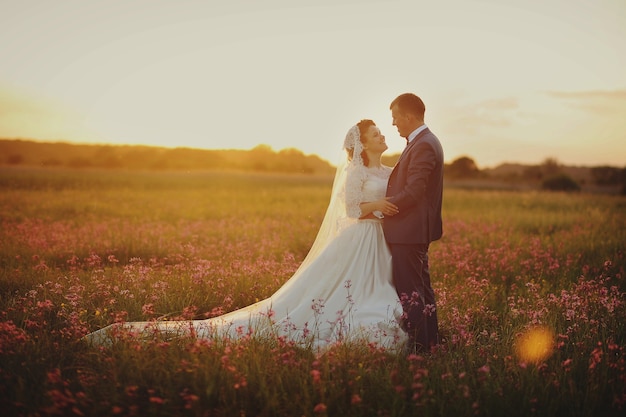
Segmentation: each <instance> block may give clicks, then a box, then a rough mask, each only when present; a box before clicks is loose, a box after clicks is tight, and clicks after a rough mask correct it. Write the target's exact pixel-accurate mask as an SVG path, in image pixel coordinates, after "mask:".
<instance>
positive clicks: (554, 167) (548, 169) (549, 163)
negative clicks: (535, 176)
mask: <svg viewBox="0 0 626 417" xmlns="http://www.w3.org/2000/svg"><path fill="white" fill-rule="evenodd" d="M561 171H562V167H561V164H560V163H559V161H557V160H556V158H546V159H545V160H544V161H543V163H542V164H541V174H542V177H543V178H547V177H551V176H554V175H557V174H559V173H561Z"/></svg>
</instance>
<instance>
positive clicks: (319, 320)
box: [85, 166, 405, 348]
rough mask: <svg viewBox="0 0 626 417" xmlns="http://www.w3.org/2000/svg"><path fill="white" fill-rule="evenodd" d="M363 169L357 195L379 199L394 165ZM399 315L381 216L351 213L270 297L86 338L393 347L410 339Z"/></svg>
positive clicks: (132, 324) (131, 324) (114, 327)
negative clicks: (248, 339) (247, 339)
mask: <svg viewBox="0 0 626 417" xmlns="http://www.w3.org/2000/svg"><path fill="white" fill-rule="evenodd" d="M359 170H360V173H359V174H360V176H359V177H358V178H360V180H359V184H358V186H359V187H361V188H360V192H359V193H358V194H357V195H358V196H359V198H361V199H362V201H374V200H377V199H380V198H382V197H383V196H384V195H385V189H386V186H387V178H388V176H389V173H390V169H388V168H387V167H385V168H384V169H369V168H366V167H363V166H361V167H360V168H359ZM401 314H402V308H401V306H400V301H399V299H398V295H397V293H396V290H395V288H394V287H393V285H392V278H391V254H390V252H389V249H388V247H387V243H386V241H385V238H384V235H383V230H382V224H381V220H377V219H358V220H357V219H352V221H351V222H350V223H349V224H348V225H347V226H345V227H343V228H342V229H341V231H340V232H338V233H337V234H336V236H334V237H333V238H332V239H331V240H330V241H329V243H328V244H326V245H325V246H324V247H323V249H322V250H321V251H320V253H319V254H317V255H316V256H315V257H314V258H313V259H312V260H306V262H304V263H303V265H301V267H300V268H299V269H298V270H297V271H296V273H295V274H294V275H293V276H292V277H291V278H290V279H289V280H288V281H287V282H286V283H285V284H284V285H283V286H282V287H281V288H279V289H278V290H277V291H276V292H275V293H274V294H273V295H272V296H270V297H269V298H266V299H264V300H262V301H259V302H257V303H255V304H252V305H250V306H248V307H245V308H242V309H239V310H235V311H232V312H230V313H226V314H224V315H221V316H218V317H214V318H210V319H206V320H187V321H148V322H126V323H118V324H113V325H110V326H107V327H105V328H103V329H100V330H98V331H95V332H93V333H90V334H88V335H87V336H85V339H86V340H87V341H88V342H90V343H92V344H96V345H108V344H110V343H112V342H113V341H114V339H115V335H116V332H118V331H120V330H123V331H130V332H132V333H133V335H134V336H136V337H145V338H149V337H151V336H153V335H154V334H155V333H158V334H166V335H170V336H193V337H198V338H219V337H221V338H241V337H242V336H244V335H251V336H254V337H276V336H280V337H286V338H288V339H289V340H293V341H296V342H298V343H299V344H302V345H303V346H310V347H314V348H320V347H324V346H327V345H330V344H333V343H335V342H342V341H343V342H345V341H351V340H352V341H356V340H359V341H366V342H368V343H374V344H376V345H379V346H381V347H385V348H394V347H398V346H400V345H401V344H402V343H403V341H404V340H405V333H404V332H403V331H402V330H401V329H400V327H399V325H398V322H399V319H400V316H401Z"/></svg>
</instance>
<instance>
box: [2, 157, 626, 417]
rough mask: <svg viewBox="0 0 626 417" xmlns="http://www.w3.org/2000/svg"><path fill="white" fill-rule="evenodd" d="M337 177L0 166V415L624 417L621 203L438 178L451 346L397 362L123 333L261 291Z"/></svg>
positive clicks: (363, 348) (256, 343) (286, 261)
mask: <svg viewBox="0 0 626 417" xmlns="http://www.w3.org/2000/svg"><path fill="white" fill-rule="evenodd" d="M331 185H332V177H331V176H329V175H297V174H282V175H281V174H270V173H265V174H255V173H232V172H231V173H225V172H198V171H192V172H148V171H146V172H141V171H123V170H95V169H92V170H71V169H60V168H57V169H28V168H2V169H1V170H0V222H1V228H0V266H1V268H0V407H1V409H2V411H3V415H6V416H59V415H60V416H147V415H149V416H220V417H222V416H238V417H241V416H520V417H521V416H590V417H591V416H622V415H624V413H625V412H626V362H625V355H626V298H625V294H626V281H625V278H624V272H625V271H624V270H625V267H626V261H625V259H624V256H625V253H624V252H625V249H626V197H624V196H615V195H601V194H586V193H553V192H540V191H503V190H480V189H472V190H468V189H463V188H459V187H455V185H454V184H453V183H449V184H447V185H446V189H445V195H444V213H443V214H444V237H443V238H442V239H441V240H440V241H438V242H435V243H433V244H432V245H431V250H430V261H431V274H432V277H433V282H434V287H435V291H436V293H437V297H438V298H437V301H438V309H439V320H440V328H441V332H442V335H443V337H444V343H443V344H442V346H441V347H440V348H439V349H438V350H436V351H434V352H433V353H431V354H428V355H424V356H417V355H412V356H408V357H406V356H404V355H401V354H398V353H393V352H387V351H384V350H381V349H379V348H377V347H375V346H369V345H358V344H347V343H346V344H338V345H336V346H333V347H332V348H331V349H329V350H327V351H324V352H316V351H313V350H311V349H307V348H303V347H301V346H299V345H296V344H294V343H292V342H289V341H286V340H283V339H278V338H276V339H271V338H270V339H260V338H255V337H249V338H243V339H242V340H239V341H227V340H196V339H193V338H188V339H176V340H163V339H155V340H154V341H138V340H133V339H132V338H129V339H124V340H120V341H119V342H117V343H115V344H114V345H113V346H111V347H106V348H104V347H92V346H88V345H86V344H85V343H84V342H82V341H81V338H82V336H84V335H85V334H87V333H89V332H91V331H94V330H97V329H99V328H101V327H104V326H106V325H108V324H111V323H113V322H120V321H138V320H139V321H144V320H164V319H183V318H184V319H201V318H207V317H213V316H216V315H219V314H222V313H225V312H228V311H232V310H234V309H237V308H241V307H244V306H246V305H249V304H251V303H254V302H255V301H258V300H260V299H263V298H265V297H268V296H269V295H271V294H272V293H273V292H274V291H276V289H278V288H279V287H280V286H281V285H282V283H284V282H285V281H286V280H287V279H288V278H289V277H290V276H291V274H292V273H293V272H294V271H295V270H296V268H297V267H298V265H299V263H300V261H301V260H302V259H303V258H304V256H305V255H306V254H307V252H308V249H309V247H310V245H311V244H312V242H313V240H314V238H315V235H316V232H317V229H318V227H319V225H320V222H321V220H322V218H323V215H324V210H325V208H326V204H327V202H328V198H329V196H330V188H331Z"/></svg>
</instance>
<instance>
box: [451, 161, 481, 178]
mask: <svg viewBox="0 0 626 417" xmlns="http://www.w3.org/2000/svg"><path fill="white" fill-rule="evenodd" d="M478 175H480V170H479V169H478V167H477V166H476V162H474V160H473V159H471V158H469V157H467V156H462V157H460V158H457V159H455V160H454V161H452V163H451V164H450V165H448V166H447V167H446V176H448V177H450V178H476V177H477V176H478Z"/></svg>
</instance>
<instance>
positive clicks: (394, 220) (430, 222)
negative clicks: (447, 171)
mask: <svg viewBox="0 0 626 417" xmlns="http://www.w3.org/2000/svg"><path fill="white" fill-rule="evenodd" d="M443 165H444V164H443V149H442V147H441V143H440V142H439V139H437V137H436V136H435V135H434V134H433V133H432V132H431V131H430V130H429V129H425V130H423V131H422V132H420V133H419V134H418V135H417V136H416V137H415V139H413V140H412V141H411V143H409V144H408V145H407V147H406V148H405V150H404V152H402V155H400V159H398V162H397V163H396V166H395V167H394V169H393V171H392V172H391V176H390V177H389V182H388V185H387V196H388V197H391V198H390V199H389V201H391V202H392V203H394V204H396V205H397V206H398V208H399V213H398V214H396V215H395V216H390V217H385V220H384V222H383V230H384V233H385V239H386V240H387V242H388V243H390V244H393V243H396V244H428V243H430V242H432V241H434V240H437V239H439V238H441V235H442V234H443V227H442V221H441V205H442V200H443Z"/></svg>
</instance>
